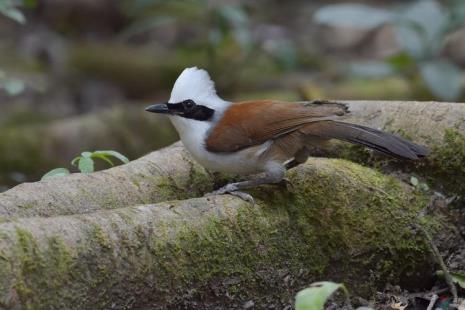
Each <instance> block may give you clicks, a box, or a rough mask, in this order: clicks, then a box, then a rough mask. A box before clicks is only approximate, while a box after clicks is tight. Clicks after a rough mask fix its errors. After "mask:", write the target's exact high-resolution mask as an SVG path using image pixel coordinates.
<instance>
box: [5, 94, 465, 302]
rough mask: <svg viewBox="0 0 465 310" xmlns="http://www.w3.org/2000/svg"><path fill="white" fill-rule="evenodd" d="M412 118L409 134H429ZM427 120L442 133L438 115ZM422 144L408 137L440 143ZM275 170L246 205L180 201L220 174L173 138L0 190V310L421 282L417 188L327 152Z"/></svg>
mask: <svg viewBox="0 0 465 310" xmlns="http://www.w3.org/2000/svg"><path fill="white" fill-rule="evenodd" d="M391 104H392V106H388V105H391ZM414 104H417V103H414ZM418 104H419V105H420V106H417V108H421V106H422V105H425V109H426V107H428V106H429V105H430V106H431V107H430V108H428V109H426V110H427V111H425V113H424V114H426V113H427V112H429V111H430V110H436V111H437V110H440V111H442V114H441V115H442V117H443V118H449V120H450V122H449V123H450V124H455V123H454V122H453V120H454V119H457V120H458V119H460V117H459V116H457V114H458V113H462V115H465V113H463V112H462V111H461V110H454V109H462V108H463V105H459V104H458V105H457V106H455V105H452V104H448V105H446V104H444V105H443V104H438V105H436V104H423V103H418ZM347 105H348V107H349V109H350V110H351V111H352V115H351V116H350V118H349V119H348V120H353V121H357V122H358V120H360V119H357V117H361V118H363V117H362V116H360V115H366V117H367V119H366V121H365V122H364V123H365V124H366V123H369V124H370V125H374V126H375V127H381V128H386V127H387V126H388V125H390V126H402V124H407V123H406V120H407V117H404V116H403V115H402V113H401V112H400V111H401V110H402V108H400V107H399V108H396V103H389V104H385V105H381V106H379V107H377V108H373V109H371V108H370V107H371V106H364V105H369V103H364V102H347ZM399 106H400V104H399ZM380 109H381V110H382V112H381V113H378V112H376V111H378V110H380ZM406 109H407V110H408V109H410V107H409V108H406ZM441 109H442V110H441ZM384 113H391V115H392V118H393V119H392V121H391V120H390V118H387V117H384V115H380V114H384ZM436 113H439V112H436ZM398 114H400V115H398ZM424 114H419V115H417V117H419V118H422V117H424ZM433 115H436V114H434V113H433ZM429 117H431V116H429ZM425 118H427V117H425ZM402 120H405V121H404V122H405V123H403V121H402ZM370 122H371V123H370ZM425 122H426V119H425ZM413 124H414V126H418V127H419V130H418V131H417V130H412V129H411V128H409V130H410V131H411V132H412V134H413V133H415V132H416V133H422V134H423V130H424V131H425V132H424V133H425V136H426V133H427V131H426V130H429V131H430V132H431V131H433V130H432V129H431V128H427V126H424V124H423V122H413ZM437 124H438V125H437V126H436V128H435V129H434V130H440V131H442V132H446V131H447V128H448V126H447V124H448V122H446V121H442V119H438V121H437ZM459 125H460V124H459ZM441 126H442V127H441ZM391 128H395V127H391ZM456 130H457V131H458V132H462V133H463V127H460V126H456ZM422 139H423V138H421V136H420V135H419V136H418V139H417V138H416V136H414V137H413V140H414V141H417V140H418V141H424V142H427V143H437V144H438V145H441V144H444V143H446V142H444V140H441V135H435V134H431V139H424V140H422ZM429 145H432V144H429ZM444 145H447V144H444ZM337 148H340V146H337V145H335V146H333V150H336V149H337ZM287 177H288V179H289V180H290V182H291V184H292V187H290V188H285V187H284V186H271V185H270V186H262V187H259V188H257V189H254V190H252V191H250V192H251V194H252V195H253V196H254V197H255V199H256V201H257V204H256V205H254V206H252V205H250V204H248V203H245V202H244V201H242V200H240V199H238V198H235V197H231V196H229V195H225V196H212V197H207V198H205V197H204V198H193V197H201V196H202V195H203V194H204V193H206V192H208V191H211V190H212V189H213V188H214V187H216V186H219V185H221V184H224V183H225V182H227V180H230V178H227V176H224V175H219V176H218V175H212V174H210V173H208V172H207V171H206V170H205V169H203V168H202V167H200V166H199V165H198V164H196V163H195V162H194V161H193V160H192V158H191V157H190V155H189V154H188V153H187V151H186V150H185V149H184V148H183V147H182V145H181V144H180V143H177V144H175V145H173V146H171V147H168V148H165V149H162V150H160V151H156V152H153V153H151V154H149V155H147V156H144V157H142V158H140V159H138V160H135V161H132V162H131V163H129V164H127V165H123V166H119V167H115V168H112V169H109V170H105V171H101V172H96V173H93V174H73V175H71V176H68V177H62V178H55V179H50V180H48V181H41V182H36V183H26V184H22V185H19V186H17V187H15V188H13V189H11V190H9V191H7V192H5V193H2V194H0V216H1V218H0V222H1V224H0V306H3V307H4V308H8V309H10V308H12V309H23V308H26V309H27V308H31V309H36V308H37V309H63V308H73V309H87V308H115V309H127V308H136V309H157V308H170V307H171V308H182V307H184V308H202V309H203V308H215V307H218V306H222V307H229V308H235V307H241V306H242V305H243V304H244V303H245V302H247V301H250V300H252V301H253V302H254V303H255V305H256V307H257V308H265V307H268V306H271V305H274V306H275V307H277V308H282V307H284V305H287V304H289V303H290V302H291V301H292V298H293V296H294V295H295V293H296V292H297V291H298V290H299V289H300V288H302V287H304V286H306V285H308V284H309V283H311V282H313V281H316V280H333V281H342V282H344V283H346V285H348V286H349V288H350V289H351V290H352V292H353V293H354V294H356V295H362V296H367V295H368V294H370V293H372V292H373V290H375V289H376V288H377V287H380V286H382V285H383V284H385V283H388V282H389V283H392V284H395V283H401V284H402V283H404V284H406V283H410V284H412V285H415V286H416V287H417V288H421V285H424V286H427V285H428V284H429V283H430V281H431V280H432V274H433V273H432V271H433V270H434V269H433V266H434V263H433V260H432V258H431V256H430V255H429V252H428V246H427V244H426V242H425V241H424V240H423V237H422V235H421V233H417V232H415V230H413V229H412V227H413V226H415V224H417V221H418V219H417V214H418V212H419V211H420V210H422V209H424V208H425V206H426V205H428V202H429V198H428V196H427V195H426V194H424V193H423V192H421V191H417V190H414V189H413V188H412V187H410V186H408V185H406V184H403V183H401V182H399V181H398V180H396V179H394V178H393V177H390V176H385V175H383V174H381V173H380V172H377V171H375V170H373V169H370V168H366V167H361V166H359V165H357V164H354V163H351V162H348V161H345V160H340V159H323V158H311V159H310V160H309V161H308V162H307V163H306V164H304V165H301V166H299V167H297V168H295V169H292V170H290V171H289V172H288V173H287ZM181 199H187V200H181ZM422 221H423V222H422V225H423V227H425V229H427V230H429V231H430V233H432V234H433V235H434V234H435V233H436V232H439V231H440V230H444V229H446V230H447V229H448V228H444V227H443V226H442V225H441V223H442V221H441V219H439V218H431V217H426V218H424V219H423V220H422ZM441 227H443V228H441ZM439 245H440V246H443V247H448V246H452V245H450V244H448V243H447V242H445V244H439Z"/></svg>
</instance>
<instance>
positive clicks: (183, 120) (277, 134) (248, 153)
mask: <svg viewBox="0 0 465 310" xmlns="http://www.w3.org/2000/svg"><path fill="white" fill-rule="evenodd" d="M145 110H146V111H148V112H153V113H159V114H165V115H167V116H168V117H169V119H170V120H171V123H172V124H173V126H174V128H175V129H176V131H177V132H178V134H179V137H180V139H181V141H182V143H183V145H184V146H185V148H186V149H187V150H188V151H189V153H190V154H191V155H192V157H193V158H194V159H195V160H196V161H197V162H198V163H199V164H200V165H202V166H203V167H204V168H206V169H207V170H209V171H212V172H225V173H232V174H235V175H241V176H246V177H249V178H248V179H246V180H244V181H240V182H233V183H228V184H226V185H225V186H223V187H221V188H219V189H218V190H216V191H213V192H212V193H210V194H213V195H220V194H228V193H229V194H232V195H235V196H238V197H240V198H242V199H244V200H246V201H250V202H253V197H252V196H251V195H250V194H248V193H245V192H243V190H245V189H249V188H252V187H256V186H260V185H263V184H278V183H282V182H283V181H284V180H285V172H286V170H288V169H291V168H294V167H296V166H298V165H300V164H302V163H305V162H306V161H307V159H308V157H309V156H312V155H313V154H314V153H315V152H318V150H321V149H322V148H323V149H324V146H325V144H326V142H327V141H329V140H331V139H337V140H342V141H346V142H350V143H353V144H359V145H363V146H366V147H368V148H370V149H374V150H376V151H379V152H381V153H384V154H387V155H390V156H393V157H396V158H400V159H407V160H417V159H420V158H422V157H425V156H427V155H428V153H429V150H428V148H426V147H424V146H422V145H418V144H415V143H413V142H410V141H408V140H406V139H404V138H402V137H400V136H397V135H394V134H391V133H387V132H383V131H380V130H378V129H374V128H370V127H366V126H363V125H358V124H352V123H347V122H344V121H342V120H340V119H341V117H342V116H344V115H346V114H347V113H349V111H348V109H347V107H346V106H345V105H344V104H341V103H330V102H325V101H318V100H314V101H313V102H310V103H309V102H307V103H304V102H282V101H278V100H249V101H240V102H231V101H227V100H223V99H222V98H220V97H219V96H218V95H217V92H216V88H215V83H214V82H213V81H212V79H211V78H210V75H209V74H208V72H207V71H205V70H203V69H199V68H197V67H192V68H186V69H184V70H183V71H182V73H181V74H180V75H179V77H178V78H177V80H176V81H175V83H174V86H173V89H172V91H171V96H170V99H169V100H168V102H164V103H157V104H153V105H150V106H148V107H147V108H146V109H145Z"/></svg>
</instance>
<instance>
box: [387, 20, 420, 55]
mask: <svg viewBox="0 0 465 310" xmlns="http://www.w3.org/2000/svg"><path fill="white" fill-rule="evenodd" d="M394 31H395V32H394V33H395V35H396V38H397V41H399V43H400V44H401V45H402V47H403V48H404V50H405V52H407V53H408V54H409V55H410V56H411V57H412V58H414V59H419V58H422V57H423V56H424V55H425V54H426V46H425V42H424V41H423V40H422V38H421V34H420V33H419V30H418V29H417V28H415V27H413V26H412V25H411V24H401V23H399V24H396V25H395V27H394Z"/></svg>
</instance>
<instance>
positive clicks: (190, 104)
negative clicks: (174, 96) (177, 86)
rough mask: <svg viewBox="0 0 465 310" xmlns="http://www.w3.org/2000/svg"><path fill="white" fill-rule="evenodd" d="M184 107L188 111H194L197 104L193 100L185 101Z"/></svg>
mask: <svg viewBox="0 0 465 310" xmlns="http://www.w3.org/2000/svg"><path fill="white" fill-rule="evenodd" d="M183 103H184V107H185V108H187V109H192V108H193V107H194V106H195V102H194V101H193V100H190V99H189V100H185V101H184V102H183Z"/></svg>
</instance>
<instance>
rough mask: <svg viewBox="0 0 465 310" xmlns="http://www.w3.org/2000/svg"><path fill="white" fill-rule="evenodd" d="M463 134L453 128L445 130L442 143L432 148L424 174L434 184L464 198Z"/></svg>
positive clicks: (464, 146)
mask: <svg viewBox="0 0 465 310" xmlns="http://www.w3.org/2000/svg"><path fill="white" fill-rule="evenodd" d="M464 163H465V135H464V134H461V133H459V132H458V131H456V130H454V129H448V130H446V132H445V134H444V141H443V144H441V145H440V146H437V147H434V148H433V149H432V153H431V156H430V158H429V160H428V164H427V165H426V166H425V167H420V169H419V172H421V171H423V170H424V169H427V171H428V172H427V174H426V176H427V177H429V179H430V181H431V182H433V183H434V184H435V185H436V186H441V187H443V188H444V189H445V190H446V191H448V192H450V193H454V194H458V195H460V196H461V198H462V199H463V198H465V183H464V182H463V180H465V165H464Z"/></svg>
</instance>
